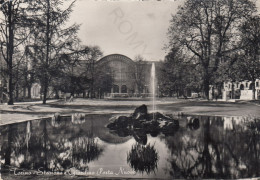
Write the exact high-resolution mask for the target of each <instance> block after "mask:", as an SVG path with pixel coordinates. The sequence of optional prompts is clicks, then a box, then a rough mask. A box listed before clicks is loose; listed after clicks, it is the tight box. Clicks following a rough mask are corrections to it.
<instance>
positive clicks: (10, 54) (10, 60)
mask: <svg viewBox="0 0 260 180" xmlns="http://www.w3.org/2000/svg"><path fill="white" fill-rule="evenodd" d="M8 30H9V38H8V41H9V43H8V45H7V56H8V57H7V61H8V62H7V66H8V72H9V84H8V85H9V92H8V93H9V101H8V105H13V104H14V99H13V50H14V47H13V42H14V32H13V22H12V1H9V2H8Z"/></svg>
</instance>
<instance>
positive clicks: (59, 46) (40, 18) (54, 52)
mask: <svg viewBox="0 0 260 180" xmlns="http://www.w3.org/2000/svg"><path fill="white" fill-rule="evenodd" d="M74 2H75V1H73V2H71V4H70V5H69V6H68V8H66V9H63V8H62V7H64V6H63V1H62V0H36V1H31V2H30V5H31V7H33V8H31V9H30V10H31V13H32V14H35V22H36V23H35V26H36V27H37V29H38V31H37V32H36V33H35V35H36V37H37V38H36V42H35V43H34V44H32V45H31V46H30V49H31V53H30V55H31V56H32V57H33V58H34V59H38V61H37V65H36V67H35V68H36V69H37V73H36V75H37V77H38V79H39V80H40V83H41V87H42V93H43V99H42V100H43V104H46V100H47V93H48V88H49V86H50V82H51V81H52V80H53V77H55V76H56V75H57V74H59V72H60V71H61V69H62V68H63V67H64V66H63V65H64V63H66V61H65V60H66V58H65V59H64V58H62V57H63V56H64V54H66V53H71V51H73V50H72V49H73V48H72V45H73V42H74V41H76V40H77V37H76V33H77V30H78V28H79V26H78V25H76V24H73V25H72V26H66V21H67V20H68V19H69V15H70V13H71V12H72V8H73V5H74Z"/></svg>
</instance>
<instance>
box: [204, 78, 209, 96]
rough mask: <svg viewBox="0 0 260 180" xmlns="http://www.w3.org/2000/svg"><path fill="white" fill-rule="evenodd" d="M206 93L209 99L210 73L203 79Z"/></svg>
mask: <svg viewBox="0 0 260 180" xmlns="http://www.w3.org/2000/svg"><path fill="white" fill-rule="evenodd" d="M203 89H204V94H205V97H206V99H207V100H209V78H208V75H206V76H205V77H204V81H203Z"/></svg>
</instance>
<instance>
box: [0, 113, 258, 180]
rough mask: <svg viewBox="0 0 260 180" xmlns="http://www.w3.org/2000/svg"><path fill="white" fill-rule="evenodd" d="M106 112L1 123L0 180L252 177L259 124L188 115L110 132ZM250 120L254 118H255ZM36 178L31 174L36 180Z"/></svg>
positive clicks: (243, 120) (256, 167) (249, 121)
mask: <svg viewBox="0 0 260 180" xmlns="http://www.w3.org/2000/svg"><path fill="white" fill-rule="evenodd" d="M112 116H113V115H111V114H106V115H86V116H84V117H82V116H80V117H79V116H74V115H73V116H66V117H61V118H60V119H54V118H44V119H39V120H33V121H27V122H22V123H17V124H10V125H5V126H1V127H0V132H1V135H0V148H1V149H0V150H1V154H0V155H1V159H0V160H1V164H2V165H1V166H2V168H1V174H2V178H3V179H5V177H7V176H8V177H9V178H11V179H31V178H32V177H34V176H37V177H38V178H46V177H47V178H53V179H55V178H56V177H57V176H61V177H64V179H65V177H71V176H73V179H75V178H82V177H97V178H102V177H106V178H134V179H137V178H148V179H149V178H151V179H154V178H161V179H173V178H222V179H223V178H249V177H259V172H260V133H259V129H260V128H259V121H256V119H253V120H252V118H251V120H248V119H246V118H241V117H209V116H194V117H196V118H198V119H199V125H197V126H196V127H192V126H186V119H187V117H185V116H182V117H176V118H178V119H179V123H180V128H179V129H178V130H174V132H172V133H170V134H169V133H162V132H160V133H149V134H146V133H142V131H138V132H132V134H130V135H129V134H124V133H118V132H117V133H116V132H113V131H111V130H109V129H108V128H106V124H107V123H108V120H109V119H110V118H111V117H112ZM254 120H255V121H254ZM37 177H36V179H37Z"/></svg>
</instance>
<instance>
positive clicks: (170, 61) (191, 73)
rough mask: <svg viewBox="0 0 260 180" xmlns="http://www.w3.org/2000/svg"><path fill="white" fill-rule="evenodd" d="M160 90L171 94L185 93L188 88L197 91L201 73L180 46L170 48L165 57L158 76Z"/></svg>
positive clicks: (199, 85)
mask: <svg viewBox="0 0 260 180" xmlns="http://www.w3.org/2000/svg"><path fill="white" fill-rule="evenodd" d="M160 79H161V80H160V83H161V85H160V86H161V87H162V88H161V90H162V91H164V93H166V94H168V95H169V96H172V95H173V93H176V94H177V97H178V96H179V95H185V92H187V91H188V90H190V91H194V92H199V91H200V87H201V82H200V81H201V73H200V71H199V70H198V67H197V65H196V64H194V63H193V62H192V61H189V60H188V59H187V58H186V57H185V55H184V54H183V53H182V51H181V49H180V48H172V49H171V51H170V52H169V53H168V55H167V56H166V57H165V60H164V63H163V68H162V75H161V78H160Z"/></svg>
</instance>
